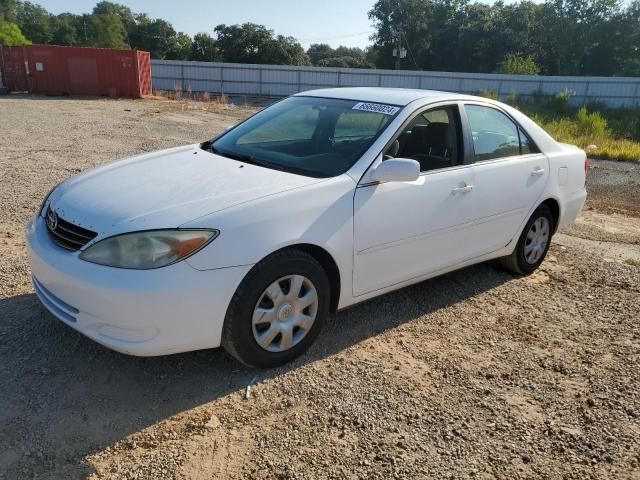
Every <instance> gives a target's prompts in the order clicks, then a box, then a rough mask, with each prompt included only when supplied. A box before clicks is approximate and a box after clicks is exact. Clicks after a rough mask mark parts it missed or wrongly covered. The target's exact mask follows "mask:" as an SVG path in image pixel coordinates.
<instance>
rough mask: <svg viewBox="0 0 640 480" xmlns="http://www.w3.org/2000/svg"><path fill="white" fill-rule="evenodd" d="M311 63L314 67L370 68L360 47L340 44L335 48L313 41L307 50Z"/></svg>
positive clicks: (370, 65) (365, 54)
mask: <svg viewBox="0 0 640 480" xmlns="http://www.w3.org/2000/svg"><path fill="white" fill-rule="evenodd" d="M307 55H308V56H309V60H310V61H311V65H313V66H316V67H344V68H371V67H372V66H373V65H372V64H371V63H370V62H369V59H367V53H366V52H365V51H364V50H362V49H361V48H349V47H343V46H340V47H338V48H336V49H334V48H332V47H331V46H330V45H327V44H324V43H315V44H313V45H311V46H310V47H309V49H308V50H307Z"/></svg>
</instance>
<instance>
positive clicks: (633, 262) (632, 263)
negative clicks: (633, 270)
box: [624, 258, 640, 267]
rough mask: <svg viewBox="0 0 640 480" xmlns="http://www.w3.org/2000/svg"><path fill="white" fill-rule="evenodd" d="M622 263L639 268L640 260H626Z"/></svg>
mask: <svg viewBox="0 0 640 480" xmlns="http://www.w3.org/2000/svg"><path fill="white" fill-rule="evenodd" d="M624 263H626V264H627V265H631V266H633V267H640V260H636V259H635V258H627V259H626V260H625V261H624Z"/></svg>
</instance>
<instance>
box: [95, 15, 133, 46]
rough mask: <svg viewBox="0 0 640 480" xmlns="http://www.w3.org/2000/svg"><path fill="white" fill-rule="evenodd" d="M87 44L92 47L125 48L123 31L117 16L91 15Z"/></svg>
mask: <svg viewBox="0 0 640 480" xmlns="http://www.w3.org/2000/svg"><path fill="white" fill-rule="evenodd" d="M88 29H89V42H90V45H91V46H93V47H101V48H126V47H127V46H128V45H127V43H126V41H125V30H124V26H123V25H122V21H121V20H120V18H119V17H118V16H117V15H113V14H108V13H99V14H93V15H91V16H90V17H89V27H88Z"/></svg>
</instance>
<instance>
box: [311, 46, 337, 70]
mask: <svg viewBox="0 0 640 480" xmlns="http://www.w3.org/2000/svg"><path fill="white" fill-rule="evenodd" d="M307 55H308V56H309V60H310V61H311V65H315V66H318V65H320V62H321V61H323V60H325V59H327V58H331V57H335V56H336V55H335V50H334V49H333V48H331V45H327V44H326V43H314V44H313V45H311V46H310V47H309V49H308V50H307Z"/></svg>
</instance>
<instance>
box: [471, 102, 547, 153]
mask: <svg viewBox="0 0 640 480" xmlns="http://www.w3.org/2000/svg"><path fill="white" fill-rule="evenodd" d="M466 105H477V106H479V107H486V108H491V109H493V110H496V111H498V112H500V113H502V114H503V115H505V116H506V117H507V118H508V119H509V120H511V121H512V122H513V124H514V125H515V127H516V130H517V131H518V142H519V144H520V154H519V155H509V156H508V157H499V158H489V159H487V160H475V147H474V145H473V132H472V130H471V124H470V123H469V116H468V113H467V110H466V108H465V106H466ZM459 107H460V116H461V117H462V118H461V121H462V123H463V124H464V127H463V128H466V130H465V133H466V134H467V136H468V142H467V143H468V148H469V152H470V154H469V155H468V157H467V156H465V158H466V159H467V160H468V161H469V164H470V165H474V164H476V163H478V164H484V163H488V162H496V161H503V160H510V159H514V158H526V157H531V156H534V155H542V154H543V153H542V150H540V148H539V147H538V145H537V144H536V143H535V142H534V141H533V138H532V137H531V135H529V133H528V132H527V130H526V129H525V128H524V127H523V126H522V125H520V123H519V122H518V121H517V120H516V119H515V118H513V116H511V115H510V114H509V112H507V111H505V110H504V109H502V108H500V106H499V105H494V104H492V103H487V102H482V101H479V100H465V101H462V102H459ZM521 130H522V132H523V133H524V134H525V135H526V136H527V138H528V139H529V141H530V142H531V145H533V146H534V147H535V149H536V150H537V152H532V153H526V154H523V153H522V141H521V140H520V131H521Z"/></svg>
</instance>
